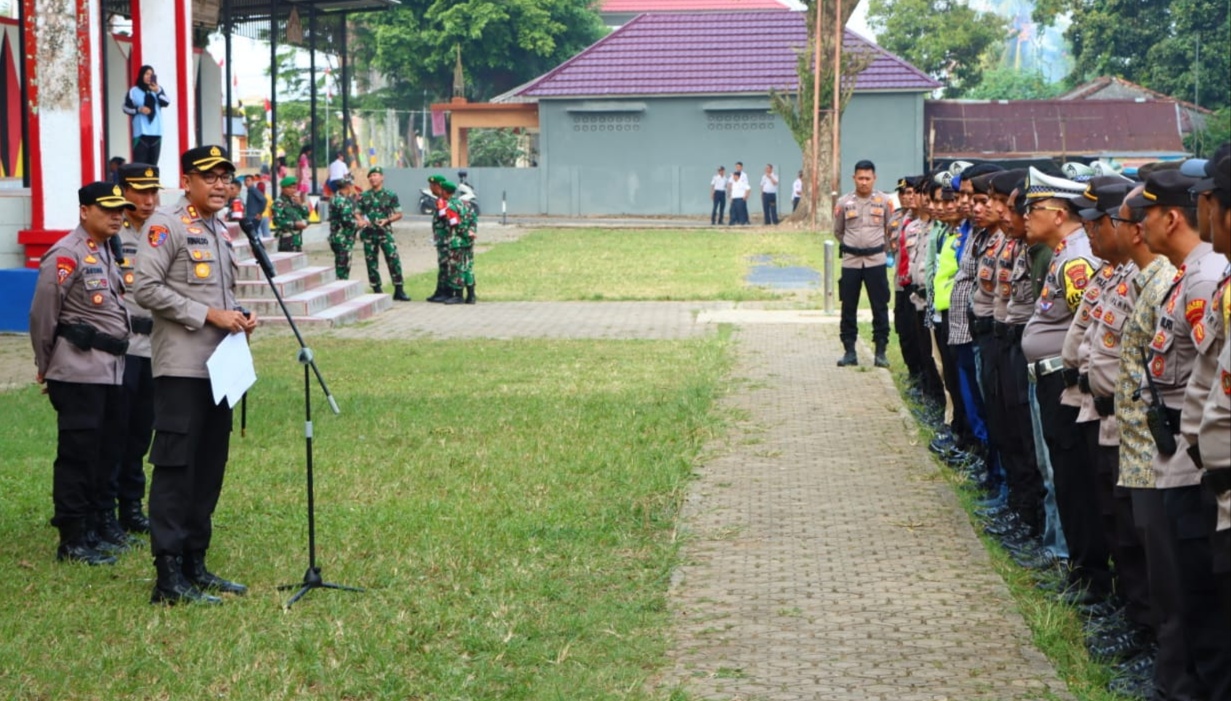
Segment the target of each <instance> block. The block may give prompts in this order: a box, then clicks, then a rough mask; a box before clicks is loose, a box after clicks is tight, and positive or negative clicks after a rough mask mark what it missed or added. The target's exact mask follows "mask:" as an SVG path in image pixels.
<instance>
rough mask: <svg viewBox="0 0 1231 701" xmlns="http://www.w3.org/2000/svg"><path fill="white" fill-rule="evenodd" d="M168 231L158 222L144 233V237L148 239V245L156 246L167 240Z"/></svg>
mask: <svg viewBox="0 0 1231 701" xmlns="http://www.w3.org/2000/svg"><path fill="white" fill-rule="evenodd" d="M170 233H171V232H170V231H168V230H167V227H165V226H162V225H160V224H155V225H154V226H151V227H150V230H149V232H148V233H147V234H146V238H147V239H148V240H149V242H150V246H153V247H154V248H158V247H159V246H161V245H163V244H164V243H166V242H167V235H168V234H170Z"/></svg>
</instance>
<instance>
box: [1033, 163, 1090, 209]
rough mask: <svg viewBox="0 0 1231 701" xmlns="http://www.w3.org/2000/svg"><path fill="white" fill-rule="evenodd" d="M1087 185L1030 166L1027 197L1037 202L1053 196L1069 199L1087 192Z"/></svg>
mask: <svg viewBox="0 0 1231 701" xmlns="http://www.w3.org/2000/svg"><path fill="white" fill-rule="evenodd" d="M1085 190H1086V186H1085V185H1083V184H1081V183H1079V182H1075V181H1073V180H1069V179H1067V178H1061V177H1057V176H1055V175H1048V174H1047V173H1044V172H1043V171H1041V170H1039V169H1038V168H1035V167H1034V166H1030V170H1029V172H1028V174H1027V175H1026V199H1028V200H1030V201H1032V202H1037V201H1039V200H1050V199H1053V198H1058V199H1068V198H1070V197H1073V196H1074V195H1080V194H1081V193H1082V192H1085Z"/></svg>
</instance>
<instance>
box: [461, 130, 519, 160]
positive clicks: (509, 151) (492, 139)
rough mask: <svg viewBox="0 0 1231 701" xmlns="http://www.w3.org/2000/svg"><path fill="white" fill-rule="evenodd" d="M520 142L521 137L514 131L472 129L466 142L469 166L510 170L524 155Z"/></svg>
mask: <svg viewBox="0 0 1231 701" xmlns="http://www.w3.org/2000/svg"><path fill="white" fill-rule="evenodd" d="M521 141H522V137H521V135H520V134H518V133H517V131H516V130H514V129H472V130H471V131H470V139H469V142H468V143H469V150H470V165H471V166H475V167H495V168H512V167H514V166H516V165H517V162H518V161H519V160H521V158H522V157H523V156H525V155H526V152H525V151H524V150H523V149H522V147H521Z"/></svg>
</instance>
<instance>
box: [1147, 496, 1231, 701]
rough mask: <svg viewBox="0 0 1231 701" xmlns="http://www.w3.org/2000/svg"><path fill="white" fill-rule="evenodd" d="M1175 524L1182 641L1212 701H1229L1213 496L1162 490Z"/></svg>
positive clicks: (1229, 648) (1229, 639)
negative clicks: (1213, 545) (1214, 554)
mask: <svg viewBox="0 0 1231 701" xmlns="http://www.w3.org/2000/svg"><path fill="white" fill-rule="evenodd" d="M1160 491H1162V493H1163V508H1164V509H1165V510H1166V512H1167V519H1168V520H1169V521H1171V525H1172V528H1173V529H1174V530H1173V534H1174V535H1175V540H1173V541H1172V545H1173V547H1174V548H1175V562H1176V565H1178V566H1179V572H1178V574H1179V580H1180V589H1181V592H1182V600H1183V602H1184V603H1183V608H1182V609H1181V610H1182V614H1181V615H1182V617H1183V621H1184V640H1185V642H1187V643H1188V652H1189V655H1190V658H1191V659H1192V663H1193V668H1194V670H1195V671H1196V674H1197V679H1199V680H1200V681H1201V683H1202V684H1203V685H1204V686H1205V689H1206V692H1207V693H1208V698H1210V699H1228V698H1231V628H1229V627H1228V625H1227V620H1226V619H1225V618H1222V616H1220V615H1219V614H1220V613H1221V609H1222V602H1221V601H1219V597H1218V586H1217V583H1216V580H1215V578H1214V574H1213V572H1214V570H1213V558H1212V555H1211V551H1210V534H1211V533H1213V532H1214V523H1215V520H1216V518H1217V514H1216V507H1215V505H1214V498H1213V496H1212V495H1211V494H1210V493H1209V492H1208V491H1207V490H1205V489H1204V488H1203V487H1201V486H1200V485H1193V486H1191V487H1174V488H1171V489H1163V490H1160Z"/></svg>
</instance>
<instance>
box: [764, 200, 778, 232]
mask: <svg viewBox="0 0 1231 701" xmlns="http://www.w3.org/2000/svg"><path fill="white" fill-rule="evenodd" d="M761 217H762V218H763V219H764V220H765V225H766V226H769V225H770V224H777V223H778V193H776V192H762V193H761Z"/></svg>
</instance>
